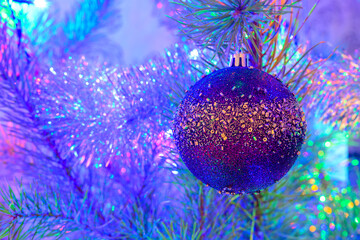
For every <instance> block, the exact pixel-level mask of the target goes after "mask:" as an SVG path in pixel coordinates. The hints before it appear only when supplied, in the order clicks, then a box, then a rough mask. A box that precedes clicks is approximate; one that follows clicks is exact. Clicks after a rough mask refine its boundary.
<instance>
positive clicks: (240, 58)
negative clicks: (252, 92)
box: [229, 51, 251, 68]
mask: <svg viewBox="0 0 360 240" xmlns="http://www.w3.org/2000/svg"><path fill="white" fill-rule="evenodd" d="M229 67H248V68H251V67H250V59H249V54H245V53H243V52H241V51H239V52H238V53H235V54H234V55H232V56H231V57H230V62H229Z"/></svg>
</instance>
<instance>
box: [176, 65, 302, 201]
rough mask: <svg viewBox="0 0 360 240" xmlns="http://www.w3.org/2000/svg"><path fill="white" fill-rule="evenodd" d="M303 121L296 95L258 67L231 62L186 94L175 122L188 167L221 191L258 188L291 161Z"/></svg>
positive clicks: (276, 176)
mask: <svg viewBox="0 0 360 240" xmlns="http://www.w3.org/2000/svg"><path fill="white" fill-rule="evenodd" d="M305 132H306V122H305V116H304V113H303V112H302V110H301V108H300V106H299V104H298V102H297V100H296V98H295V96H294V94H293V93H292V92H291V91H290V90H289V89H288V88H287V87H286V86H285V85H284V84H283V83H282V82H281V81H280V80H278V79H277V78H275V77H273V76H271V75H269V74H267V73H265V72H262V71H260V70H257V69H249V68H244V67H229V68H224V69H221V70H218V71H215V72H213V73H211V74H210V75H207V76H205V77H204V78H202V79H201V80H200V81H198V82H197V83H195V85H194V86H192V87H191V88H190V90H189V91H188V92H187V93H186V95H185V97H184V99H183V100H182V102H181V103H180V105H179V106H178V109H177V112H176V115H175V119H174V126H173V135H174V139H175V144H176V146H177V148H178V150H179V153H180V156H181V158H182V160H183V161H184V163H185V164H186V166H187V167H188V168H189V170H190V171H191V172H192V173H193V174H194V175H195V176H196V177H197V178H198V179H200V180H201V181H202V182H203V183H205V184H207V185H209V186H211V187H213V188H215V189H217V190H219V191H220V192H224V193H231V194H243V193H252V192H257V191H260V190H262V189H265V188H267V187H268V186H270V185H272V184H274V183H275V182H277V181H278V180H280V179H281V178H282V177H283V176H284V175H285V174H286V173H287V172H288V171H289V170H290V168H291V167H292V166H293V164H294V163H295V160H296V158H297V157H298V155H299V154H300V149H301V146H302V144H303V142H304V139H305Z"/></svg>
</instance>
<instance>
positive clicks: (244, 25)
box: [173, 0, 300, 58]
mask: <svg viewBox="0 0 360 240" xmlns="http://www.w3.org/2000/svg"><path fill="white" fill-rule="evenodd" d="M274 2H276V1H274V0H260V1H259V0H245V1H244V0H221V1H220V0H196V1H188V0H177V1H175V2H173V3H174V4H177V5H179V6H180V10H178V11H177V18H176V21H177V22H179V23H180V24H181V26H182V27H181V31H182V33H183V34H184V35H185V36H187V37H188V38H189V39H191V40H193V41H194V42H195V43H196V44H197V45H198V46H202V47H203V48H205V47H210V49H212V50H213V52H214V56H216V55H218V56H219V55H220V56H222V55H224V54H225V55H226V56H224V57H225V58H227V57H228V55H229V53H230V51H233V50H236V49H239V48H240V47H241V46H242V45H244V44H245V45H246V44H247V42H248V39H249V40H250V41H254V38H253V37H252V36H256V38H257V39H259V40H261V42H259V43H256V44H255V43H253V44H254V45H255V46H256V45H257V44H260V45H262V44H263V42H262V39H263V38H260V37H259V36H260V32H261V30H263V29H266V28H267V26H269V24H271V23H273V22H277V17H278V16H280V15H283V14H286V13H289V12H290V10H291V8H298V7H299V6H298V3H299V2H300V1H299V0H294V1H286V3H285V4H283V5H276V4H274ZM266 41H269V36H268V38H267V39H266ZM247 50H248V51H251V50H250V49H249V48H248V47H247ZM256 52H257V53H260V51H259V49H256Z"/></svg>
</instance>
